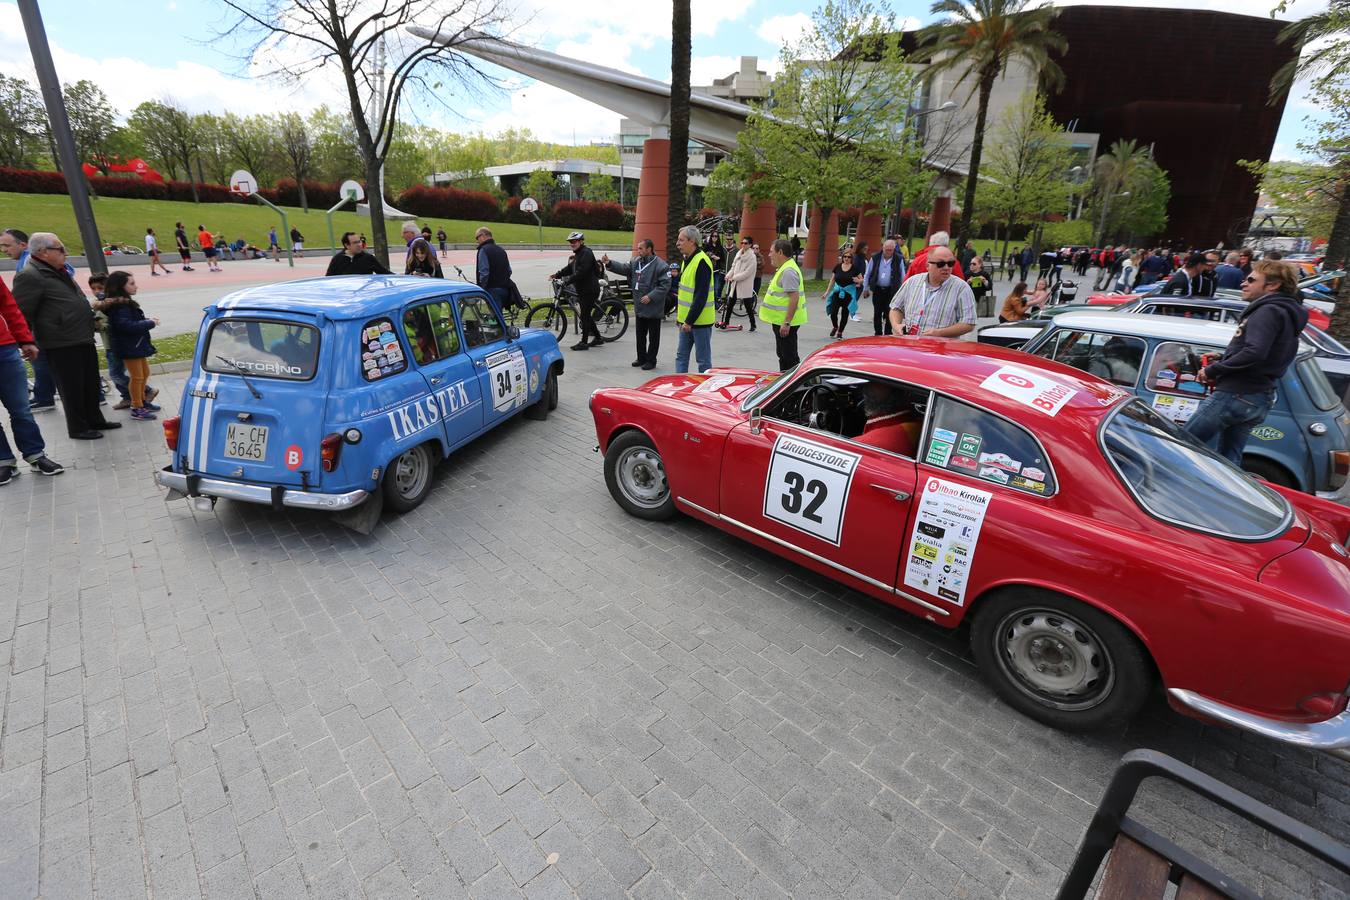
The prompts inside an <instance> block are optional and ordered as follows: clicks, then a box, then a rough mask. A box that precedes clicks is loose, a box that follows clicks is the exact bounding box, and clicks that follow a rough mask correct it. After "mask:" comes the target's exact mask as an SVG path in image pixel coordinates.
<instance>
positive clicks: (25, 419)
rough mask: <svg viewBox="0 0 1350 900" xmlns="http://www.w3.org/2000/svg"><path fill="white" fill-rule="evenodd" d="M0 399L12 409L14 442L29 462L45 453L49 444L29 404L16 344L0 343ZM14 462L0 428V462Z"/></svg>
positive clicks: (12, 452) (20, 356) (26, 375)
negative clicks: (43, 437) (2, 344)
mask: <svg viewBox="0 0 1350 900" xmlns="http://www.w3.org/2000/svg"><path fill="white" fill-rule="evenodd" d="M0 403H3V404H4V406H5V409H7V410H9V427H10V428H11V429H12V430H13V431H14V442H15V443H16V444H18V445H19V453H21V454H23V458H24V459H26V460H27V461H28V462H32V461H33V460H35V459H38V458H40V457H41V456H42V452H43V450H45V449H46V445H44V444H43V443H42V432H41V431H40V430H38V425H37V421H36V420H35V419H34V418H33V412H32V410H30V409H29V408H28V372H27V371H26V370H25V369H24V367H23V356H22V355H20V353H19V347H18V345H17V344H6V345H5V346H3V347H0ZM3 465H10V466H12V465H14V451H13V450H12V449H11V448H10V446H9V441H8V440H7V439H6V437H5V430H4V429H3V428H0V466H3Z"/></svg>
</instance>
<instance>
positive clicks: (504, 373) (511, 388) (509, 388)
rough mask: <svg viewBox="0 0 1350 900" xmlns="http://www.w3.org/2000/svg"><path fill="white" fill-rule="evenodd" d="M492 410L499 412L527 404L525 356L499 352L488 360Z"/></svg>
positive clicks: (504, 351)
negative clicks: (519, 404)
mask: <svg viewBox="0 0 1350 900" xmlns="http://www.w3.org/2000/svg"><path fill="white" fill-rule="evenodd" d="M486 361H487V366H488V382H489V384H490V385H491V390H492V408H493V409H494V410H496V411H497V412H501V411H502V410H504V409H510V408H511V407H513V406H515V405H516V404H517V403H524V402H525V354H524V353H521V352H520V351H518V350H514V349H513V350H499V351H497V352H496V353H494V354H492V355H491V356H489V357H488V358H487V360H486Z"/></svg>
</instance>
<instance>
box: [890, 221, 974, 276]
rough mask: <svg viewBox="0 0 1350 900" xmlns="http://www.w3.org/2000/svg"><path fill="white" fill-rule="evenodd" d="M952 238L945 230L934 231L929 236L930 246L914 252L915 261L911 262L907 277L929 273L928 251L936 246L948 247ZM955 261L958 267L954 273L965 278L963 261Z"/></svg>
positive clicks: (953, 270)
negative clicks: (962, 269) (962, 268)
mask: <svg viewBox="0 0 1350 900" xmlns="http://www.w3.org/2000/svg"><path fill="white" fill-rule="evenodd" d="M951 239H952V238H951V235H949V234H947V232H945V231H935V232H933V234H932V236H931V237H929V238H928V246H927V247H924V248H923V249H922V250H920V251H919V252H918V253H916V254H914V262H912V263H910V264H909V271H908V272H906V273H905V277H906V278H908V277H910V276H911V275H927V274H928V251H929V250H932V249H933V248H934V247H946V246H947V245H948V244H949V243H951ZM948 249H950V248H948ZM955 263H956V267H955V268H954V269H952V274H953V275H955V276H956V277H957V278H962V279H964V278H965V277H966V273H965V272H962V271H961V261H960V260H955Z"/></svg>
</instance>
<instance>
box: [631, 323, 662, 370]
mask: <svg viewBox="0 0 1350 900" xmlns="http://www.w3.org/2000/svg"><path fill="white" fill-rule="evenodd" d="M634 319H635V320H636V321H637V358H638V362H640V363H642V364H643V365H653V366H654V365H656V352H657V351H658V350H660V349H661V320H660V319H649V318H647V317H646V316H634Z"/></svg>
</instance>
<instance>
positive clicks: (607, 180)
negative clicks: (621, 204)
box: [581, 174, 619, 203]
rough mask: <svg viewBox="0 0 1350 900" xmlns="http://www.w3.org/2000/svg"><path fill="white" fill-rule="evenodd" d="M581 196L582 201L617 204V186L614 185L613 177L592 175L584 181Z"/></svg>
mask: <svg viewBox="0 0 1350 900" xmlns="http://www.w3.org/2000/svg"><path fill="white" fill-rule="evenodd" d="M581 196H582V199H585V200H591V201H594V202H596V203H617V202H618V200H619V186H618V184H616V183H615V181H614V176H613V175H599V174H597V175H592V176H590V177H589V178H588V179H587V180H586V186H585V187H583V188H582V189H581Z"/></svg>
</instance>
